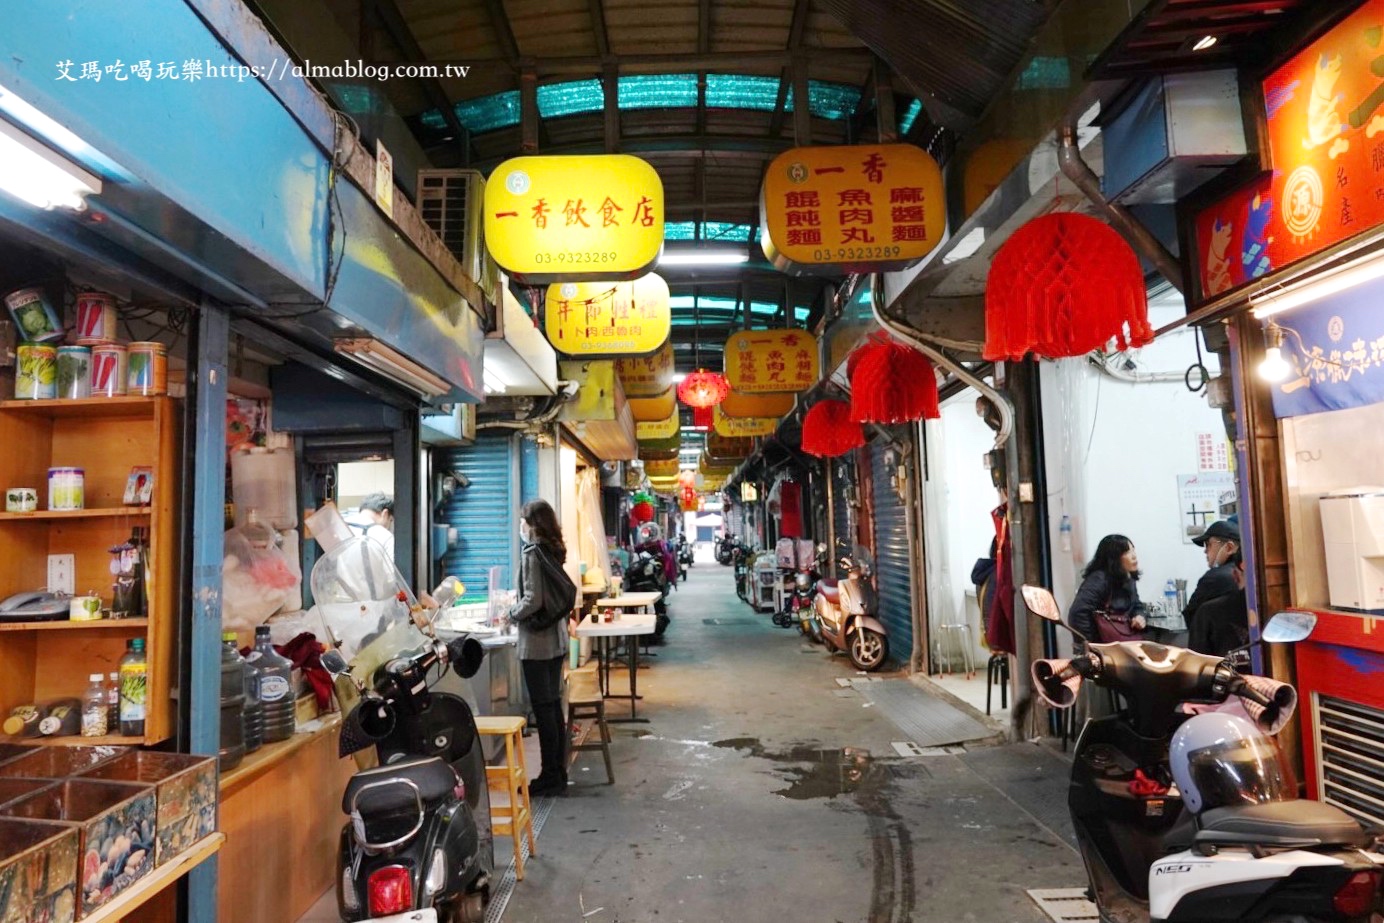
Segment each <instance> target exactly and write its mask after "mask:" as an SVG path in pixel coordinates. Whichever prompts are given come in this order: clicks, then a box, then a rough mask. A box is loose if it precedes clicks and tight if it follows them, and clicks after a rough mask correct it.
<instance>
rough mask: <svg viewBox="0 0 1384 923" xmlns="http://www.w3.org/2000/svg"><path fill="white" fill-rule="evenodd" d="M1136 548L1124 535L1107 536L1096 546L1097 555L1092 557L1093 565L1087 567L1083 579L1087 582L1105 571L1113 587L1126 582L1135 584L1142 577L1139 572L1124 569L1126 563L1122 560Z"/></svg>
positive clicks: (1083, 572) (1082, 574) (1082, 575)
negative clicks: (1128, 552) (1093, 575)
mask: <svg viewBox="0 0 1384 923" xmlns="http://www.w3.org/2000/svg"><path fill="white" fill-rule="evenodd" d="M1133 547H1134V543H1133V542H1131V541H1130V540H1129V539H1128V538H1126V537H1125V536H1123V535H1107V536H1106V537H1105V538H1103V539H1101V540H1100V544H1099V545H1097V546H1096V553H1095V554H1094V555H1093V556H1092V557H1091V563H1090V564H1087V565H1086V569H1085V570H1084V571H1082V572H1081V579H1083V580H1085V579H1086V578H1087V577H1089V576H1091V575H1092V574H1094V573H1098V572H1101V571H1104V573H1105V575H1106V576H1107V577H1109V578H1110V584H1111V586H1118V585H1119V584H1121V583H1124V582H1126V581H1129V582H1133V581H1135V580H1138V579H1139V577H1140V573H1139V571H1135V572H1134V573H1132V574H1131V573H1128V572H1126V571H1125V569H1124V563H1123V562H1122V561H1121V560H1120V558H1123V557H1124V555H1125V552H1126V551H1128V550H1129V549H1131V548H1133Z"/></svg>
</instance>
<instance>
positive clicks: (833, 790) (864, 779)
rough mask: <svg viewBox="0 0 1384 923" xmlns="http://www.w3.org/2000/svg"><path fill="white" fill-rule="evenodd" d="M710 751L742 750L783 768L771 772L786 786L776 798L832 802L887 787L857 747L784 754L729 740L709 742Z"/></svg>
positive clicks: (883, 774)
mask: <svg viewBox="0 0 1384 923" xmlns="http://www.w3.org/2000/svg"><path fill="white" fill-rule="evenodd" d="M711 745H712V746H713V747H720V748H722V749H727V750H744V751H747V752H748V754H749V755H750V756H754V757H758V758H760V759H766V760H770V761H772V762H775V763H780V764H783V765H780V766H776V767H775V769H774V772H775V773H776V774H777V775H779V776H781V777H783V778H784V779H785V780H786V781H787V782H788V783H789V785H788V787H787V788H782V789H778V790H777V791H775V792H774V794H776V795H783V796H784V797H785V798H792V799H795V800H798V801H807V800H811V799H814V798H835V797H836V796H837V795H845V794H850V793H852V792H870V793H874V792H878V791H879V789H881V788H882V787H883V786H885V785H886V784H888V782H889V780H890V778H891V774H890V773H889V772H888V771H887V769H886V768H885V767H883V766H880V765H877V764H876V763H875V762H874V758H873V757H871V755H870V751H869V750H863V749H860V748H858V747H838V748H834V749H833V748H828V747H808V746H800V747H790V748H788V749H787V750H777V751H776V750H768V749H766V748H765V747H764V745H763V744H761V743H760V742H759V740H758V739H757V738H754V737H732V738H729V739H727V740H717V741H713V742H712V744H711Z"/></svg>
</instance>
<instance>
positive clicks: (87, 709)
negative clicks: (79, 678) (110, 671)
mask: <svg viewBox="0 0 1384 923" xmlns="http://www.w3.org/2000/svg"><path fill="white" fill-rule="evenodd" d="M87 679H89V680H91V685H90V686H88V687H87V691H86V692H84V693H82V736H83V737H104V736H105V735H107V734H109V733H110V731H108V730H106V728H107V727H109V723H108V719H109V717H110V715H109V709H108V708H107V707H106V686H105V677H104V676H102V675H101V674H100V673H93V674H91V675H90V676H88V677H87Z"/></svg>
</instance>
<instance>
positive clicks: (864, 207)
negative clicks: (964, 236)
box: [759, 144, 947, 275]
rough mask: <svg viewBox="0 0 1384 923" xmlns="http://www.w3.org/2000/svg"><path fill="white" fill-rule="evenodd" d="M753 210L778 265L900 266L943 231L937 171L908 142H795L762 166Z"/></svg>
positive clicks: (836, 269) (828, 269) (826, 269)
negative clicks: (800, 144) (826, 144)
mask: <svg viewBox="0 0 1384 923" xmlns="http://www.w3.org/2000/svg"><path fill="white" fill-rule="evenodd" d="M759 215H760V227H761V228H762V229H763V230H762V232H761V237H760V242H761V244H762V245H763V247H764V254H765V256H767V257H768V258H769V259H770V260H771V261H772V262H773V264H774V265H775V266H777V267H778V268H779V269H781V270H784V271H814V272H820V273H824V274H830V275H843V274H846V273H851V272H885V271H892V270H898V269H906V268H908V267H909V266H912V265H913V264H914V263H916V262H918V260H920V259H922V258H923V257H924V256H927V254H928V253H930V252H931V251H932V248H933V247H935V246H937V244H938V243H939V242H940V241H941V240H942V235H943V234H944V233H945V232H946V224H947V219H946V203H945V202H944V195H943V188H942V170H941V168H940V167H938V166H937V162H936V161H935V160H933V159H932V158H931V157H930V156H928V154H927V152H925V151H923V150H922V149H920V148H916V147H914V146H912V145H911V144H865V145H853V146H852V145H837V146H834V147H795V148H793V149H792V150H788V151H784V152H783V153H782V154H780V155H779V156H777V157H775V158H774V160H773V162H772V163H770V164H769V168H768V169H767V170H766V171H765V172H764V184H763V185H762V186H761V187H760V193H759Z"/></svg>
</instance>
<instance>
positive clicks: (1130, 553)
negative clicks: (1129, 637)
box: [1067, 535, 1147, 641]
mask: <svg viewBox="0 0 1384 923" xmlns="http://www.w3.org/2000/svg"><path fill="white" fill-rule="evenodd" d="M1138 581H1139V556H1138V555H1137V554H1136V553H1135V551H1134V543H1133V542H1131V541H1130V540H1129V539H1128V538H1126V537H1125V536H1123V535H1107V536H1106V537H1105V538H1103V539H1101V540H1100V544H1099V545H1097V546H1096V553H1095V555H1093V556H1092V558H1091V562H1090V563H1089V564H1087V565H1086V569H1085V570H1084V571H1082V573H1081V586H1080V587H1078V588H1077V591H1076V598H1075V599H1073V600H1072V606H1071V608H1070V609H1069V610H1068V611H1067V624H1069V625H1071V626H1072V627H1073V628H1075V629H1076V630H1077V631H1079V632H1081V633H1082V634H1083V635H1084V636H1085V637H1086V638H1087V639H1088V640H1090V641H1100V640H1101V637H1100V631H1099V629H1098V627H1097V616H1096V613H1097V612H1110V613H1114V614H1117V615H1124V616H1127V617H1128V618H1129V627H1130V628H1133V629H1135V630H1136V631H1143V630H1144V627H1145V625H1146V624H1147V622H1146V620H1145V618H1144V615H1143V603H1141V602H1140V601H1139V587H1138Z"/></svg>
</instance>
